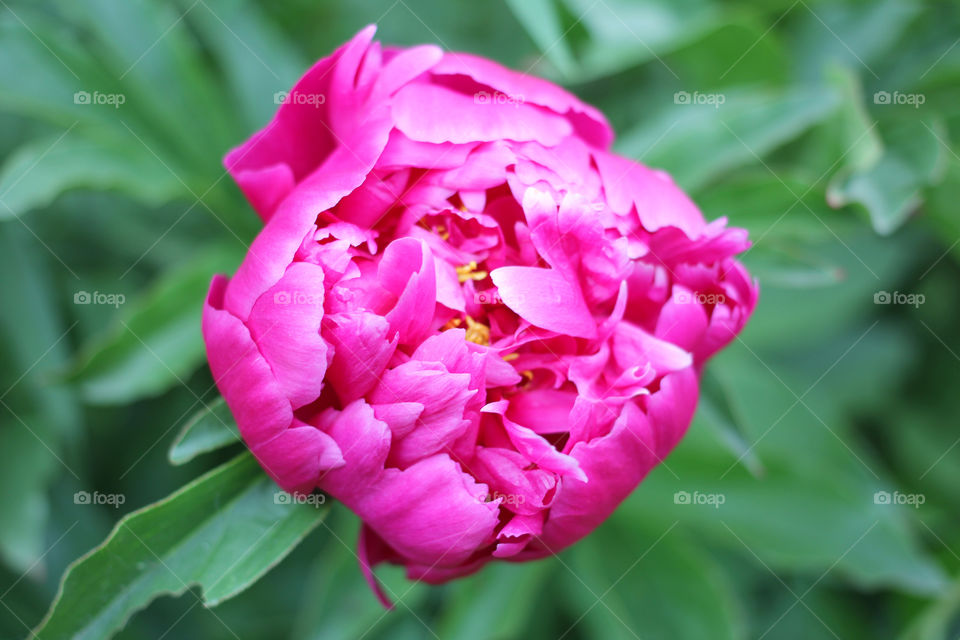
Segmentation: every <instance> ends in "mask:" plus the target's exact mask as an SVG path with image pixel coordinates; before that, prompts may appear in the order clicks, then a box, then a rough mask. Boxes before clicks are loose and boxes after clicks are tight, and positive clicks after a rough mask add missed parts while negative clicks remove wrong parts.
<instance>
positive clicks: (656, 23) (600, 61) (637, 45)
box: [562, 0, 717, 80]
mask: <svg viewBox="0 0 960 640" xmlns="http://www.w3.org/2000/svg"><path fill="white" fill-rule="evenodd" d="M562 2H563V4H564V5H565V7H566V9H567V12H568V13H569V15H571V16H573V20H574V21H577V22H578V24H580V25H582V27H583V28H584V29H585V30H586V32H587V33H588V35H589V37H588V38H586V39H585V40H586V41H585V42H584V43H583V44H582V46H581V47H579V50H577V51H576V54H577V58H578V60H579V62H580V67H581V68H582V69H583V70H584V72H583V74H582V78H581V79H584V80H585V79H589V78H595V77H599V76H604V75H610V74H613V73H616V72H618V71H623V70H624V69H628V68H630V67H632V66H634V65H637V64H640V63H642V62H647V61H655V62H651V64H655V65H660V66H661V67H662V68H663V70H664V72H665V73H671V74H673V73H674V72H673V71H672V70H671V69H670V68H669V67H667V66H666V63H665V62H664V61H663V59H662V57H663V56H664V55H665V54H666V53H668V52H670V51H673V50H674V49H676V48H678V47H680V46H682V45H683V44H685V43H687V42H690V41H692V40H693V39H694V38H696V37H697V36H698V35H700V34H701V33H703V32H704V31H706V30H708V29H709V28H711V27H712V26H713V25H714V24H715V18H716V16H717V10H716V7H715V6H714V4H713V3H711V2H706V1H705V0H679V1H674V2H670V1H668V0H656V1H651V2H631V1H630V0H604V2H600V3H597V2H593V0H562Z"/></svg>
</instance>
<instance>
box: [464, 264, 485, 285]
mask: <svg viewBox="0 0 960 640" xmlns="http://www.w3.org/2000/svg"><path fill="white" fill-rule="evenodd" d="M486 277H487V272H486V271H477V263H476V262H474V261H473V260H471V261H470V262H469V263H468V264H464V265H460V266H459V267H457V279H458V280H459V281H460V283H461V284H463V283H464V282H466V281H467V280H475V281H477V282H480V281H481V280H483V279H484V278H486Z"/></svg>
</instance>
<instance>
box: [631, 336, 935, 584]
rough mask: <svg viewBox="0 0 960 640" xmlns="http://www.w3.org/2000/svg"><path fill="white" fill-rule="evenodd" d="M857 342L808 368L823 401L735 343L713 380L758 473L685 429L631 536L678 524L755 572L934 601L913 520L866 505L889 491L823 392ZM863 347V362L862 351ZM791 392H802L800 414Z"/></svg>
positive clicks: (716, 365)
mask: <svg viewBox="0 0 960 640" xmlns="http://www.w3.org/2000/svg"><path fill="white" fill-rule="evenodd" d="M857 337H858V336H856V335H854V336H852V337H851V338H849V339H848V340H845V341H844V344H843V346H842V347H840V352H839V353H838V352H837V348H836V347H835V348H834V349H831V350H829V351H825V352H824V353H823V354H822V355H823V356H824V358H825V359H826V362H825V363H824V362H821V363H820V364H819V365H818V366H815V367H811V370H812V372H813V373H811V375H812V376H813V377H814V380H816V378H818V377H820V376H821V374H822V375H823V376H824V377H823V379H822V380H821V381H819V385H822V386H823V389H822V393H821V389H820V387H819V386H818V385H814V387H813V388H812V390H811V391H809V392H808V393H805V394H804V392H805V391H807V389H810V388H811V382H813V381H807V380H803V381H802V382H799V381H798V380H797V379H796V377H795V376H794V375H791V374H790V371H788V370H787V369H786V368H785V367H783V366H782V365H778V364H777V363H776V362H775V361H774V362H773V364H772V365H770V359H769V358H768V357H764V358H763V361H761V360H758V359H757V357H756V356H755V355H754V354H752V353H750V352H749V351H748V350H747V348H746V347H745V346H743V345H742V343H741V342H737V343H735V345H733V346H731V347H728V349H727V351H726V352H724V353H723V354H722V355H721V356H719V357H718V359H717V361H715V362H713V363H711V365H710V366H711V370H712V371H713V373H715V374H716V375H717V377H719V378H720V379H721V380H724V381H726V384H725V385H724V388H725V389H727V390H728V392H729V401H730V403H731V406H732V407H733V408H734V410H735V411H736V413H737V415H743V416H745V417H746V418H747V420H746V423H745V425H744V430H745V433H746V435H747V438H748V441H749V442H750V443H751V445H752V447H753V451H754V452H755V453H756V455H757V456H758V457H759V459H760V460H761V461H762V463H763V465H764V469H765V473H764V475H763V476H761V477H759V478H755V477H751V476H750V475H748V474H747V473H746V472H745V471H744V470H743V469H741V468H739V467H738V466H737V464H736V462H737V461H736V459H732V458H731V457H730V455H729V454H728V453H727V452H726V451H725V450H724V448H723V447H722V446H721V445H720V444H719V443H718V442H717V438H716V436H715V435H714V434H713V433H712V432H711V431H710V430H708V429H705V428H703V425H702V424H698V423H697V422H694V424H693V426H691V428H690V431H689V432H688V434H687V436H686V437H685V439H684V441H683V442H682V443H681V444H680V446H678V448H677V450H676V451H675V452H674V453H673V454H672V455H671V456H670V458H669V459H668V460H667V461H666V466H665V467H664V468H658V469H656V470H654V471H653V472H652V473H651V474H650V476H649V477H648V478H647V479H646V480H645V481H644V484H643V485H642V486H641V488H640V490H639V491H638V492H637V493H636V494H635V495H634V496H633V497H632V498H631V499H630V502H631V503H632V508H630V509H628V510H627V513H629V514H630V517H632V518H634V519H636V524H637V526H640V524H641V522H654V521H656V522H659V523H660V524H661V525H662V526H666V525H669V524H671V523H672V522H675V521H679V522H680V523H681V524H682V525H684V526H687V527H692V528H693V529H694V530H695V531H696V532H697V533H698V535H699V536H702V537H704V538H709V539H712V540H715V541H717V542H720V543H723V544H726V545H729V546H730V548H731V549H733V550H735V551H737V552H739V553H742V554H744V556H745V557H746V558H748V559H750V560H752V561H756V562H757V564H758V565H759V566H760V567H761V568H762V566H763V565H762V564H760V563H761V562H762V563H765V564H766V565H768V566H769V567H771V568H772V569H773V570H777V571H794V572H803V573H806V574H809V575H813V576H814V578H816V577H819V576H820V575H821V574H825V573H827V572H830V573H831V574H832V575H835V576H836V577H840V576H843V577H844V578H845V579H846V580H848V581H850V582H852V583H853V584H856V585H858V586H860V587H861V588H868V589H869V588H878V587H891V588H895V589H898V590H901V591H903V592H906V593H912V594H920V595H932V594H936V593H939V591H940V590H941V589H942V588H943V587H944V585H945V583H946V576H945V575H944V572H943V570H942V569H941V568H940V566H939V565H938V564H937V563H936V561H935V560H934V559H933V558H932V557H931V556H930V555H929V554H928V553H927V552H925V551H924V550H923V549H922V548H921V546H920V544H919V541H918V537H917V527H916V526H914V523H913V522H911V519H913V518H915V517H917V515H918V514H917V513H915V512H916V510H914V509H900V508H897V507H891V506H889V505H883V504H877V503H876V502H875V500H874V494H875V493H876V492H877V491H883V490H886V491H890V490H891V489H892V487H891V483H890V482H889V481H887V480H884V479H882V478H880V477H875V476H874V475H873V473H875V472H876V471H879V465H878V463H877V462H876V460H874V458H873V457H872V456H871V455H870V453H869V452H868V451H867V450H865V448H864V447H863V446H862V445H861V444H860V443H859V442H858V441H857V439H856V438H854V437H851V435H850V429H849V427H847V425H845V424H844V421H845V419H847V418H845V414H844V413H843V407H842V406H837V405H836V404H834V403H832V397H833V396H834V393H832V392H831V391H830V389H831V388H832V387H836V386H838V385H840V384H842V381H843V380H844V379H845V378H849V377H851V376H850V374H849V373H847V374H846V375H843V373H842V372H841V371H834V370H833V369H831V370H830V372H829V375H828V374H824V372H825V371H826V370H827V369H828V367H830V366H831V364H833V362H835V361H836V360H837V358H838V357H840V356H841V355H842V354H843V349H846V348H848V347H849V346H850V345H851V344H853V343H854V342H855V340H856V339H857ZM866 339H869V338H866ZM878 340H881V341H882V336H881V337H880V338H878ZM863 349H864V353H869V352H870V346H869V345H866V346H863ZM856 352H857V349H856V348H855V349H854V350H852V351H851V353H850V354H848V356H847V357H849V358H852V357H855V356H854V355H853V354H855V353H856ZM765 363H766V365H765ZM767 366H771V367H772V370H773V373H771V371H770V370H768V369H767ZM842 366H843V363H840V364H838V365H837V369H839V368H840V367H842ZM877 368H878V369H880V367H877ZM804 377H806V376H804ZM785 385H790V387H789V388H788V387H787V386H785ZM790 389H795V390H796V393H797V394H804V395H802V396H801V397H802V398H803V403H805V404H806V406H804V404H801V403H799V402H797V401H796V396H794V395H793V393H791V390H790ZM808 407H809V409H808ZM821 421H822V422H821ZM671 472H672V473H671ZM677 491H687V492H688V493H690V494H694V492H700V493H701V494H708V495H709V494H719V495H722V496H724V501H723V503H722V504H720V505H719V506H713V505H710V504H696V503H689V504H683V503H682V502H681V503H678V502H677V501H676V500H675V498H674V494H675V493H676V492H677ZM923 513H924V512H923V511H922V510H921V511H920V512H919V515H920V516H922V515H923ZM757 558H759V561H758V560H757ZM834 572H835V573H834Z"/></svg>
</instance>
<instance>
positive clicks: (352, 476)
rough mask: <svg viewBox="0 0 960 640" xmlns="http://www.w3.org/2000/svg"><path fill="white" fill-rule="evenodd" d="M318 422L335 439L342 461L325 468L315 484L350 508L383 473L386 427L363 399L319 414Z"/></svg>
mask: <svg viewBox="0 0 960 640" xmlns="http://www.w3.org/2000/svg"><path fill="white" fill-rule="evenodd" d="M319 425H320V427H321V428H322V429H323V430H324V431H326V432H327V433H328V434H329V435H330V437H332V438H333V439H334V441H336V443H337V445H338V446H339V447H340V451H341V452H342V456H343V459H344V460H345V461H346V464H345V465H344V466H343V467H341V468H336V469H332V470H330V471H327V472H326V473H325V474H324V475H323V477H322V478H320V482H319V483H318V486H319V487H320V488H321V489H323V490H324V491H329V492H330V493H331V494H333V495H334V496H336V497H337V498H338V499H340V500H342V501H343V502H345V503H347V504H348V505H350V506H351V507H352V506H353V504H354V503H355V502H356V501H357V500H359V499H360V498H361V497H362V496H363V495H365V494H366V493H367V492H368V491H369V490H370V487H372V486H373V485H374V484H376V483H377V482H378V481H379V479H380V476H381V475H382V474H383V465H384V464H385V463H386V461H387V454H388V453H389V451H390V430H389V429H388V428H387V425H386V424H384V423H383V422H382V421H380V420H377V419H376V417H374V415H373V409H372V408H371V407H370V405H368V404H367V403H366V402H364V401H363V400H357V401H355V402H353V403H351V404H349V405H347V406H346V407H345V408H344V409H343V411H337V410H335V409H328V410H327V411H325V412H324V413H323V414H321V416H320V420H319Z"/></svg>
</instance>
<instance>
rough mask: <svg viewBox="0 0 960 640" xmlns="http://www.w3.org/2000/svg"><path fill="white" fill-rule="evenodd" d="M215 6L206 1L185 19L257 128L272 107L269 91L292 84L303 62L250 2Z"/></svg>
mask: <svg viewBox="0 0 960 640" xmlns="http://www.w3.org/2000/svg"><path fill="white" fill-rule="evenodd" d="M215 7H216V11H214V8H213V7H211V5H209V4H205V5H203V6H202V10H200V11H192V12H190V15H189V16H188V18H189V20H190V21H191V23H193V24H196V25H197V27H198V28H199V29H200V30H201V32H202V35H203V39H204V42H205V43H206V44H207V46H209V47H211V49H212V50H213V53H214V54H215V55H216V57H217V61H218V62H219V64H220V66H221V68H223V70H224V75H225V77H226V80H227V82H228V83H229V88H230V90H231V93H232V95H234V96H236V103H235V104H234V105H233V106H234V107H235V108H236V109H237V110H238V111H240V112H241V113H243V114H244V115H245V116H246V117H245V118H244V121H245V124H246V127H247V130H248V131H249V130H253V129H255V128H258V127H262V126H263V125H264V123H266V122H267V121H269V120H270V118H271V117H272V116H273V114H274V113H275V112H276V110H277V104H276V102H275V101H274V94H275V93H276V92H277V91H286V90H288V89H289V88H290V87H292V86H293V84H294V83H295V82H296V81H297V78H299V77H300V76H301V75H302V74H303V72H304V69H306V68H307V67H308V64H307V62H306V61H305V60H303V59H302V58H301V56H300V55H299V54H298V53H297V52H296V50H295V49H294V48H293V47H292V46H291V43H290V41H289V39H288V38H286V37H284V35H283V34H282V33H280V32H279V30H278V29H276V28H275V27H274V25H272V24H271V23H270V21H269V20H267V19H265V16H263V14H262V11H261V10H260V8H259V7H257V5H256V4H255V3H253V2H250V0H222V1H221V2H218V3H217V4H216V5H215ZM198 9H201V7H198Z"/></svg>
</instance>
